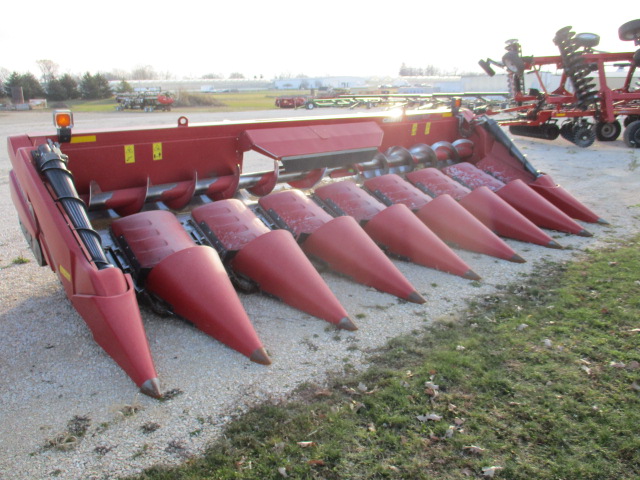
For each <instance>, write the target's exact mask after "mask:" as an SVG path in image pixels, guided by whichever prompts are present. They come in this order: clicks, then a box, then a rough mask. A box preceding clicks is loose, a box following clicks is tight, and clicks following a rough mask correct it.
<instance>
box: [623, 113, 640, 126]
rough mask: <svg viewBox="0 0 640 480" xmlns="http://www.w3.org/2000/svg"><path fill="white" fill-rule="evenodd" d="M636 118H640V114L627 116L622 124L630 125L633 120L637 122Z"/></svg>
mask: <svg viewBox="0 0 640 480" xmlns="http://www.w3.org/2000/svg"><path fill="white" fill-rule="evenodd" d="M636 120H640V115H627V118H625V119H624V122H622V124H623V125H624V126H625V127H628V126H629V124H630V123H631V122H635V121H636Z"/></svg>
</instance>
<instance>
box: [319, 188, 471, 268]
mask: <svg viewBox="0 0 640 480" xmlns="http://www.w3.org/2000/svg"><path fill="white" fill-rule="evenodd" d="M315 194H316V195H317V196H318V197H319V198H321V199H322V200H323V201H325V202H326V203H327V204H328V205H329V206H330V207H331V208H334V209H336V211H337V212H338V213H342V214H346V215H350V216H352V217H354V218H355V219H356V220H358V221H359V222H360V223H362V224H364V227H363V228H364V230H365V232H367V233H368V234H369V236H370V237H371V238H372V239H373V240H374V241H375V242H376V243H378V244H379V245H382V246H383V247H384V248H386V249H387V250H388V251H389V252H390V253H392V254H394V255H398V256H400V257H404V258H407V259H409V260H410V261H411V262H414V263H417V264H419V265H423V266H426V267H430V268H435V269H437V270H442V271H444V272H448V273H452V274H454V275H460V276H462V277H465V278H469V279H474V280H477V279H479V278H480V277H479V276H478V275H477V274H476V273H475V272H474V271H473V270H471V268H470V267H469V266H468V265H467V264H466V263H465V262H464V261H463V260H462V259H461V258H460V257H459V256H458V255H457V254H456V253H455V252H454V251H453V250H451V248H449V247H448V246H447V244H445V243H444V242H443V241H442V240H441V239H440V238H438V236H437V235H436V234H435V233H433V232H432V231H431V230H429V228H428V227H427V226H426V225H425V224H424V223H422V222H421V221H420V220H419V219H418V218H416V216H415V215H414V214H413V213H412V212H411V210H409V208H408V207H407V206H406V205H403V204H401V203H398V204H396V205H392V206H390V207H385V205H384V204H382V203H381V202H379V201H378V200H376V199H375V198H373V197H372V196H371V195H369V194H367V193H366V192H365V191H364V190H362V189H361V188H359V187H358V186H357V185H356V184H355V183H354V182H352V181H350V180H345V181H342V182H335V183H331V184H328V185H326V186H323V187H320V188H317V189H316V191H315Z"/></svg>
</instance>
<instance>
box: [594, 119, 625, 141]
mask: <svg viewBox="0 0 640 480" xmlns="http://www.w3.org/2000/svg"><path fill="white" fill-rule="evenodd" d="M620 132H622V127H621V126H620V122H619V121H617V120H616V121H615V122H611V123H607V122H598V123H597V124H596V138H597V139H598V140H600V141H601V142H613V141H614V140H616V139H617V138H618V137H619V136H620Z"/></svg>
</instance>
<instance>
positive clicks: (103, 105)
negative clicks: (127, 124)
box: [50, 90, 309, 114]
mask: <svg viewBox="0 0 640 480" xmlns="http://www.w3.org/2000/svg"><path fill="white" fill-rule="evenodd" d="M174 93H175V94H176V95H177V92H174ZM308 93H309V91H308V90H304V91H286V92H282V91H278V90H261V91H255V92H253V91H252V92H228V93H213V94H212V93H207V94H200V93H195V94H192V96H199V97H202V98H203V103H207V102H206V101H205V100H215V101H216V103H219V104H220V105H206V104H205V105H202V106H189V107H174V108H173V109H172V111H175V112H179V113H180V112H190V111H206V112H240V111H250V110H272V109H275V108H276V106H275V100H276V97H278V96H280V95H306V94H308ZM58 104H60V105H62V104H64V105H66V107H67V108H70V109H72V110H73V111H74V112H115V111H116V101H115V99H113V98H109V99H105V100H92V101H85V100H70V101H65V102H51V103H50V107H51V108H56V105H58ZM127 111H129V112H140V113H143V114H144V113H145V112H143V111H142V110H127Z"/></svg>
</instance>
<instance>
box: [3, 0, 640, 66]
mask: <svg viewBox="0 0 640 480" xmlns="http://www.w3.org/2000/svg"><path fill="white" fill-rule="evenodd" d="M623 3H624V2H623ZM591 4H592V3H591V2H586V1H584V0H582V1H557V0H556V1H553V2H551V1H547V0H538V1H514V0H511V1H503V0H494V1H482V0H473V1H469V0H462V1H456V0H448V1H447V0H437V1H430V0H420V1H417V0H403V1H384V0H382V1H379V2H374V1H371V0H369V1H367V2H365V1H361V0H354V1H349V0H342V1H337V0H316V1H309V0H307V1H301V0H296V1H291V0H284V1H276V0H272V1H269V0H261V1H255V0H249V1H237V0H235V1H232V0H227V1H219V0H209V1H198V2H195V1H192V0H184V1H182V2H178V1H171V2H162V1H157V0H156V1H153V2H150V1H146V0H142V1H141V0H129V1H122V0H111V1H107V2H91V1H86V0H85V1H82V2H81V1H78V0H67V1H64V0H63V1H59V2H50V1H47V2H45V1H41V0H25V1H23V2H14V3H12V4H11V5H12V7H11V8H5V11H4V14H3V21H2V27H0V67H2V68H4V69H6V70H8V71H10V72H12V71H17V72H19V73H25V72H27V71H30V72H32V73H34V74H35V75H36V76H39V75H40V70H39V68H38V66H37V64H36V61H37V60H41V59H47V60H52V61H53V62H55V63H57V64H58V65H59V73H60V74H63V73H67V72H68V73H73V74H82V73H84V72H91V73H97V72H111V71H113V70H116V69H119V70H125V71H130V70H133V69H134V68H136V67H139V66H146V65H150V66H152V67H153V69H154V70H155V71H156V72H157V73H165V72H169V73H171V74H172V75H173V76H174V77H175V78H185V77H192V78H197V77H200V76H201V75H204V74H207V73H217V74H221V75H223V76H228V75H229V74H230V73H232V72H240V73H242V74H243V75H244V76H245V77H246V78H252V77H253V76H260V75H262V76H263V77H264V78H265V79H271V78H273V77H274V76H279V75H283V74H284V75H286V74H290V75H292V76H295V75H297V74H305V75H307V76H325V75H355V76H372V75H373V76H396V75H397V74H398V71H399V69H400V66H401V65H402V63H405V64H406V65H407V66H410V67H425V66H427V65H434V66H436V67H438V68H440V69H443V70H453V69H457V71H458V72H461V71H464V72H469V71H472V72H478V73H481V72H482V70H481V69H480V67H479V66H478V60H479V59H481V58H487V57H491V58H493V59H495V60H499V59H500V58H501V57H502V55H503V53H504V45H505V43H504V42H505V40H507V39H510V38H517V39H519V40H520V42H521V44H522V46H523V54H524V55H539V56H542V55H557V54H558V49H557V47H556V46H555V45H554V43H553V37H554V35H555V32H556V31H557V30H559V29H560V28H562V27H564V26H567V25H570V26H572V27H573V30H574V31H576V32H593V33H597V34H599V35H600V38H601V42H600V47H599V48H600V49H602V50H606V51H635V50H636V48H637V47H636V46H634V44H633V42H622V41H620V40H619V38H618V27H619V26H620V25H622V24H623V23H625V22H628V21H630V20H633V19H634V17H633V16H630V15H633V13H631V14H629V13H628V12H629V10H632V9H630V8H622V6H623V5H622V4H620V3H618V4H617V5H618V6H619V7H621V8H613V5H614V4H613V3H612V4H611V8H609V7H606V6H603V5H601V7H602V8H599V7H596V6H587V5H591ZM594 5H595V4H594ZM630 5H631V4H628V5H627V6H630ZM558 10H561V11H562V12H563V13H558Z"/></svg>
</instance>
